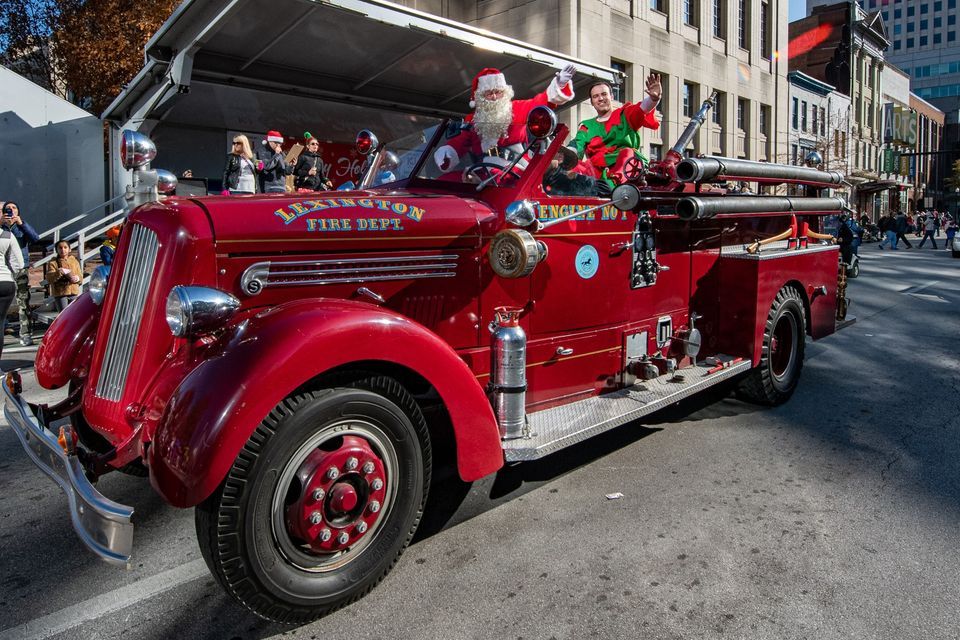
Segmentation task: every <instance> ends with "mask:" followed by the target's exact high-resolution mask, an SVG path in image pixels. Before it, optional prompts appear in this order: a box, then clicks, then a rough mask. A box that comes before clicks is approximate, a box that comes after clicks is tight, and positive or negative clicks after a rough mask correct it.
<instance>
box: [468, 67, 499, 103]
mask: <svg viewBox="0 0 960 640" xmlns="http://www.w3.org/2000/svg"><path fill="white" fill-rule="evenodd" d="M506 88H507V79H506V78H505V77H504V76H503V73H501V72H500V70H499V69H493V68H491V67H487V68H486V69H481V70H480V73H478V74H477V75H476V77H475V78H474V79H473V84H472V85H470V108H471V109H472V108H474V107H475V106H477V100H476V99H477V92H480V93H481V94H482V93H483V92H484V91H490V89H506Z"/></svg>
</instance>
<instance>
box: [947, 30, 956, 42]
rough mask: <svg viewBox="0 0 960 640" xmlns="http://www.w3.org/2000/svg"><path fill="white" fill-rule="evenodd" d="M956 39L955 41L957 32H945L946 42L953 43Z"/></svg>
mask: <svg viewBox="0 0 960 640" xmlns="http://www.w3.org/2000/svg"><path fill="white" fill-rule="evenodd" d="M956 39H957V32H956V31H948V32H947V42H953V41H954V40H956Z"/></svg>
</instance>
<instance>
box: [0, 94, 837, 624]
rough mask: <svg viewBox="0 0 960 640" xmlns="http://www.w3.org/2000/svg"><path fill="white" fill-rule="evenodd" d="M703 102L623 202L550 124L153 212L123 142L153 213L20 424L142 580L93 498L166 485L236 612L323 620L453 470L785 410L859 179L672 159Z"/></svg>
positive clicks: (398, 542)
mask: <svg viewBox="0 0 960 640" xmlns="http://www.w3.org/2000/svg"><path fill="white" fill-rule="evenodd" d="M708 102H709V101H708ZM707 108H708V103H705V104H704V107H703V108H701V110H700V112H699V113H698V114H697V115H696V117H695V118H694V119H693V120H692V121H691V123H690V125H689V126H688V128H687V130H686V131H685V132H684V134H683V135H682V136H681V139H680V140H679V141H678V143H677V145H675V147H674V148H673V149H672V150H671V151H670V153H669V154H668V156H667V157H666V158H665V159H664V160H663V161H660V162H654V163H652V164H651V165H650V166H649V167H644V166H642V165H636V166H634V167H631V168H630V171H629V178H630V180H629V181H628V182H627V183H626V184H622V185H620V186H618V187H617V188H616V189H614V190H613V194H612V197H609V196H608V197H606V198H600V197H597V196H596V195H593V194H590V193H587V194H586V195H584V192H583V188H584V184H586V185H587V186H590V184H591V183H590V181H589V180H587V181H586V183H584V182H583V180H579V181H578V180H571V176H570V175H569V174H567V173H566V172H565V171H564V167H565V166H567V165H566V164H565V163H564V162H563V159H564V155H563V153H561V145H562V144H563V142H564V138H565V137H566V134H567V133H568V131H567V129H566V127H565V126H563V125H560V126H558V125H557V120H556V116H555V115H554V114H553V112H551V111H550V110H549V109H547V108H545V107H541V108H538V109H536V110H535V111H534V112H533V113H532V114H531V115H530V119H529V121H528V129H529V132H530V137H531V140H532V141H531V142H530V144H529V145H528V148H527V149H526V150H525V153H524V154H523V155H522V157H523V159H524V164H517V163H516V160H514V161H508V160H506V159H503V158H500V157H485V158H473V159H472V160H468V161H466V163H465V164H463V165H461V166H460V167H458V168H456V169H455V170H453V171H446V172H442V171H441V170H440V168H439V167H438V166H437V165H436V163H435V162H434V160H433V158H434V151H435V149H437V148H438V147H439V146H440V145H442V144H445V143H446V142H447V141H448V139H449V138H451V137H453V136H457V135H467V134H469V133H470V131H469V128H468V127H466V126H465V125H463V124H462V123H455V122H448V123H443V124H441V125H438V126H435V127H431V128H430V129H428V130H426V131H424V132H423V133H422V134H419V135H417V136H412V137H410V138H409V139H402V140H399V141H396V142H394V143H391V145H389V149H388V148H387V146H386V145H383V144H380V143H379V142H378V141H377V140H376V137H375V136H374V135H372V134H371V133H370V132H366V131H365V132H362V133H361V134H360V136H359V137H358V142H357V144H358V148H359V150H360V151H362V152H364V153H366V154H368V158H369V161H368V165H369V167H368V169H367V171H366V173H365V176H364V178H363V180H362V181H361V184H359V185H358V186H357V188H356V189H355V190H351V191H339V192H322V193H315V194H306V195H304V194H299V195H282V194H281V195H259V196H238V197H206V198H177V197H170V198H166V199H160V198H158V197H157V195H156V194H157V188H156V183H157V172H156V171H153V170H151V169H149V164H148V163H149V161H150V160H151V159H152V156H153V153H155V151H154V150H152V149H151V147H152V145H151V144H150V143H149V141H148V140H146V138H145V137H143V136H141V135H140V134H132V133H131V134H129V135H127V136H125V143H124V152H125V163H126V165H127V166H128V167H131V168H133V167H139V169H137V170H136V179H137V184H138V186H137V187H136V189H137V195H136V198H138V199H140V200H145V201H147V202H145V203H143V204H141V205H140V206H138V207H136V208H135V210H133V211H132V213H131V214H130V216H129V219H128V222H127V224H126V225H125V227H124V230H123V234H122V237H121V240H120V244H119V247H118V249H117V256H116V260H115V263H114V267H113V271H112V272H108V271H107V270H106V268H103V267H101V268H100V269H99V270H98V271H97V273H96V274H95V275H94V278H93V282H92V283H91V285H90V289H89V291H88V292H87V293H85V294H83V295H82V296H80V298H79V299H78V300H77V301H76V302H75V303H74V304H72V305H71V306H70V307H69V308H67V309H66V311H64V312H63V313H62V314H61V315H60V317H59V318H57V320H56V322H55V323H54V324H53V326H52V327H51V328H50V330H49V331H48V333H47V334H46V336H45V337H44V340H43V345H42V346H41V347H40V349H39V351H38V353H37V359H36V376H37V380H38V382H39V383H40V384H41V385H42V386H43V387H45V388H48V389H56V388H60V387H67V388H68V389H69V395H68V396H67V398H66V399H65V400H64V401H62V402H61V403H59V404H57V405H55V406H45V405H41V406H37V405H34V404H30V403H28V402H27V401H26V400H25V399H24V398H23V397H22V396H21V381H20V377H19V374H18V373H17V372H12V373H9V374H7V376H6V379H5V384H4V392H5V394H6V407H5V413H6V416H7V419H8V421H9V423H10V424H11V425H12V426H13V428H14V429H15V431H16V432H17V434H18V436H19V437H20V438H21V440H22V442H23V445H24V448H25V449H26V451H27V453H28V454H29V455H30V456H31V457H32V458H33V460H34V462H35V463H36V464H37V465H38V466H39V467H40V468H41V469H43V470H44V471H45V472H46V473H47V474H49V475H50V476H51V477H52V478H53V479H54V480H56V482H57V483H58V484H59V485H60V487H61V488H62V489H63V490H64V491H65V492H66V494H67V496H68V498H69V508H70V512H71V517H72V521H73V526H74V528H75V529H76V531H77V533H78V534H79V536H80V537H81V539H82V540H83V542H84V543H85V544H86V545H87V546H88V547H89V548H90V549H91V550H93V551H94V552H95V553H97V554H98V555H99V556H100V557H102V558H103V559H105V560H107V561H109V562H112V563H114V564H117V565H121V566H124V565H126V564H127V563H128V561H129V558H130V554H131V551H132V543H133V525H132V523H131V517H132V515H133V509H132V508H131V507H129V506H124V505H121V504H118V503H116V502H114V501H112V500H110V499H108V498H107V497H105V496H103V495H102V494H100V493H99V492H98V491H97V490H96V489H95V486H94V483H95V482H96V480H97V478H98V477H99V476H101V475H102V474H104V473H106V472H109V471H113V470H121V471H127V472H131V473H142V474H148V475H149V479H150V482H151V484H152V485H153V487H154V488H155V489H156V491H157V492H158V493H159V494H160V495H161V496H162V497H163V498H164V499H165V500H166V501H167V502H168V503H170V504H171V505H174V506H177V507H195V508H196V531H197V535H198V538H199V541H200V547H201V549H202V552H203V556H204V558H205V559H206V562H207V564H208V565H209V567H210V570H211V572H212V573H213V575H214V576H215V577H216V579H217V580H218V581H219V582H220V584H221V585H222V586H223V587H224V589H225V590H226V591H227V592H228V593H230V594H231V595H232V596H233V597H234V598H236V599H237V600H238V601H239V602H240V603H242V604H243V605H245V606H246V607H248V608H250V609H251V610H253V611H255V612H256V613H257V614H259V615H261V616H264V617H266V618H270V619H273V620H278V621H282V622H287V623H294V622H300V621H305V620H309V619H312V618H315V617H317V616H319V615H323V614H324V613H326V612H328V611H330V610H332V609H333V608H336V607H338V606H341V605H343V604H344V603H347V602H350V601H352V600H353V599H356V598H358V597H360V596H362V595H363V594H365V593H366V592H367V591H369V590H370V589H371V588H373V587H374V585H376V584H377V583H378V582H379V581H380V580H381V579H382V578H383V577H384V575H386V573H387V572H388V571H389V570H390V569H391V567H392V566H393V565H394V563H395V562H396V561H397V558H398V557H399V555H400V554H401V552H402V551H403V549H404V548H405V547H406V545H407V544H408V542H409V541H410V539H411V537H412V536H413V534H414V532H415V531H416V529H417V525H418V523H419V521H420V518H421V514H422V511H423V508H424V504H425V502H426V498H427V494H428V491H429V489H430V478H431V471H432V470H434V469H437V468H440V467H442V466H444V465H449V466H450V467H451V468H455V469H456V471H457V472H458V473H459V476H460V478H462V479H463V480H464V481H467V482H470V481H474V480H477V479H479V478H482V477H484V476H487V475H489V474H492V473H494V472H496V471H497V470H498V469H500V468H501V467H502V466H503V465H504V463H513V462H521V461H528V460H534V459H538V458H541V457H543V456H547V455H549V454H551V453H553V452H555V451H557V450H559V449H561V448H563V447H568V446H573V445H576V444H578V443H580V442H582V441H584V440H586V439H587V438H590V437H591V436H594V435H596V434H599V433H601V432H604V431H606V430H608V429H612V428H615V427H618V426H620V425H625V424H627V423H631V422H633V421H635V420H637V419H638V418H640V417H642V416H644V415H646V414H649V413H651V412H653V411H656V410H658V409H660V408H662V407H665V406H668V405H670V404H672V403H675V402H677V401H678V400H680V399H682V398H684V397H687V396H690V395H692V394H695V393H697V392H699V391H702V390H704V389H706V388H708V387H711V386H713V385H716V384H720V383H723V382H727V381H729V382H730V383H731V385H734V384H735V385H737V388H738V389H739V392H740V393H741V394H742V395H743V396H745V397H747V398H749V399H752V400H755V401H757V402H760V403H765V404H777V403H780V402H784V401H785V400H787V399H788V398H789V397H790V395H791V393H792V392H793V391H794V389H795V388H796V386H797V383H798V380H799V377H800V371H801V368H802V366H803V357H804V343H805V338H806V337H807V336H809V337H810V338H811V339H814V340H815V339H817V338H821V337H823V336H826V335H828V334H831V333H833V332H834V331H835V329H836V326H837V321H836V318H837V316H838V252H837V248H836V247H835V246H834V245H832V244H827V243H825V242H823V241H822V239H823V238H824V236H823V235H822V234H821V233H820V232H819V229H820V222H821V219H822V218H823V216H826V215H830V214H836V213H838V212H840V211H841V210H842V209H843V207H844V206H845V205H844V203H843V201H842V200H840V199H837V198H831V197H822V196H821V195H820V193H821V190H823V189H826V188H830V187H831V186H834V185H837V184H838V183H839V182H840V180H841V177H840V176H839V175H838V174H835V173H830V172H823V171H819V170H817V169H815V168H808V167H795V166H785V165H776V164H767V163H758V162H750V161H745V160H734V159H727V158H716V157H701V158H693V159H682V156H681V154H682V153H683V150H684V148H685V147H686V146H687V144H688V142H689V141H690V139H691V137H692V136H693V134H694V131H695V130H696V128H697V126H698V125H699V124H700V123H702V121H703V119H704V117H705V114H706V112H707ZM388 151H389V153H388ZM394 154H395V155H394ZM389 158H395V162H393V163H391V164H392V165H395V166H387V160H388V159H389ZM521 166H523V168H522V169H521ZM387 170H389V171H387ZM384 175H389V179H390V180H391V181H390V182H388V183H386V184H383V185H380V186H371V185H373V184H375V183H376V181H377V179H378V178H377V177H378V176H380V177H381V179H382V176H384ZM728 181H734V182H737V181H747V182H750V183H751V184H754V185H758V187H760V188H767V189H771V188H772V185H782V184H796V185H801V188H802V193H803V195H800V196H777V195H759V194H758V195H743V194H737V195H734V194H730V193H727V192H726V190H725V188H723V187H725V185H726V184H727V183H728ZM571 184H574V185H575V188H574V187H571ZM577 194H579V195H577ZM842 298H843V296H842V295H841V296H840V299H841V303H842ZM841 306H842V305H841ZM840 311H842V309H840ZM841 315H842V314H841ZM448 451H449V453H447V452H448Z"/></svg>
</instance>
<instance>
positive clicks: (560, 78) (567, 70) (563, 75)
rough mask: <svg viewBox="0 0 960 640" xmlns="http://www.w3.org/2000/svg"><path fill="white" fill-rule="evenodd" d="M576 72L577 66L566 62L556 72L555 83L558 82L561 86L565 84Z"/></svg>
mask: <svg viewBox="0 0 960 640" xmlns="http://www.w3.org/2000/svg"><path fill="white" fill-rule="evenodd" d="M576 73H577V67H576V66H574V65H572V64H568V65H567V66H565V67H564V68H563V69H561V70H560V71H558V72H557V84H559V85H560V86H561V87H564V86H566V84H567V83H568V82H570V81H571V80H573V76H574V74H576Z"/></svg>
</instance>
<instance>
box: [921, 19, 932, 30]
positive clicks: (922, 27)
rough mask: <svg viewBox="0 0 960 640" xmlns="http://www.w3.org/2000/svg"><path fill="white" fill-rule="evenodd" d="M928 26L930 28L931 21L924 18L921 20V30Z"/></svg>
mask: <svg viewBox="0 0 960 640" xmlns="http://www.w3.org/2000/svg"><path fill="white" fill-rule="evenodd" d="M928 28H930V21H929V20H927V19H926V18H924V19H923V20H921V21H920V31H926V30H927V29H928Z"/></svg>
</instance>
